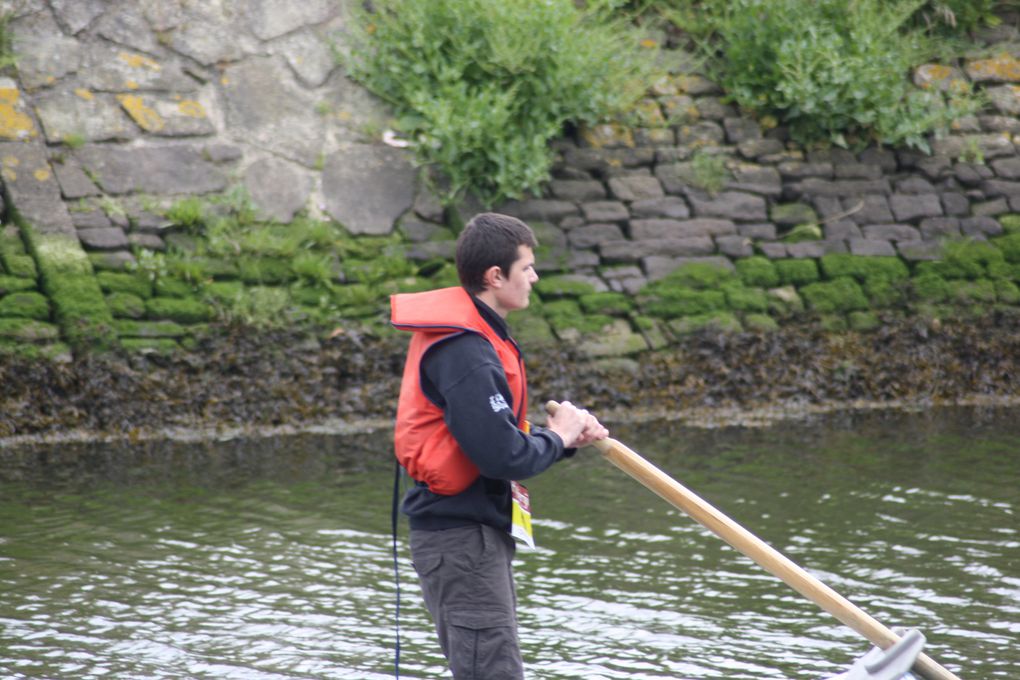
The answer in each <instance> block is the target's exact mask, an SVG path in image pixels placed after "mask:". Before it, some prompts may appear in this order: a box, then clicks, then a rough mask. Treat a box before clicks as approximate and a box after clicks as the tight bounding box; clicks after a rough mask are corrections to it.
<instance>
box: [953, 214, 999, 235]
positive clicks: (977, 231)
mask: <svg viewBox="0 0 1020 680" xmlns="http://www.w3.org/2000/svg"><path fill="white" fill-rule="evenodd" d="M960 231H962V232H963V234H964V236H982V237H983V236H999V235H1000V234H1002V232H1003V230H1002V225H1001V224H1000V223H999V221H998V220H997V219H995V218H993V217H964V218H962V219H961V220H960Z"/></svg>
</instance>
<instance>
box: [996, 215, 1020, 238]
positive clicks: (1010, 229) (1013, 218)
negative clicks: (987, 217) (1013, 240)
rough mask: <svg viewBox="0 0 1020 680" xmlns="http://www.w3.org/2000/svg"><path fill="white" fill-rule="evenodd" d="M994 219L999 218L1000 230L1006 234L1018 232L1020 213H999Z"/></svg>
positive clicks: (1019, 230)
mask: <svg viewBox="0 0 1020 680" xmlns="http://www.w3.org/2000/svg"><path fill="white" fill-rule="evenodd" d="M996 219H998V220H999V224H1001V225H1002V230H1003V231H1004V232H1006V233H1007V234H1016V233H1018V232H1020V213H1010V214H1008V215H999V216H998V217H997V218H996Z"/></svg>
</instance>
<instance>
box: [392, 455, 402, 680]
mask: <svg viewBox="0 0 1020 680" xmlns="http://www.w3.org/2000/svg"><path fill="white" fill-rule="evenodd" d="M394 465H395V466H396V467H395V468H394V471H393V511H392V515H391V519H392V525H393V580H394V581H396V584H397V607H396V613H395V614H394V615H393V625H394V628H395V629H396V638H397V642H396V646H395V647H394V649H393V677H395V678H399V677H400V562H399V559H398V554H399V553H398V551H397V523H398V520H399V519H400V513H399V508H400V478H401V476H402V475H401V472H402V471H403V468H401V467H400V463H399V462H397V461H394Z"/></svg>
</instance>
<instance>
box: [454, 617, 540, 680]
mask: <svg viewBox="0 0 1020 680" xmlns="http://www.w3.org/2000/svg"><path fill="white" fill-rule="evenodd" d="M447 622H448V623H449V635H450V651H451V654H450V670H452V671H453V677H455V678H457V680H461V679H462V678H463V679H464V680H482V679H483V678H484V680H518V679H519V678H523V677H524V665H523V663H522V662H521V652H520V649H519V644H518V641H517V626H516V624H515V622H514V617H513V613H512V612H509V611H507V610H505V609H484V608H479V609H453V610H450V611H449V612H447Z"/></svg>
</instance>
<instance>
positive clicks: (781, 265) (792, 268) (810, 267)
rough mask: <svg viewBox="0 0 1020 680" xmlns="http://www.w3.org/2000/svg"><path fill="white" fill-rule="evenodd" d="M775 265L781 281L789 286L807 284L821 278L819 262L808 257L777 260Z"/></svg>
mask: <svg viewBox="0 0 1020 680" xmlns="http://www.w3.org/2000/svg"><path fill="white" fill-rule="evenodd" d="M775 266H776V272H777V273H778V274H779V281H780V282H781V283H783V284H784V285H787V286H805V285H807V284H809V283H814V282H815V281H818V279H819V278H821V275H820V274H819V273H818V263H817V262H816V261H815V260H813V259H811V258H808V257H795V258H790V259H788V260H776V263H775Z"/></svg>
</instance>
